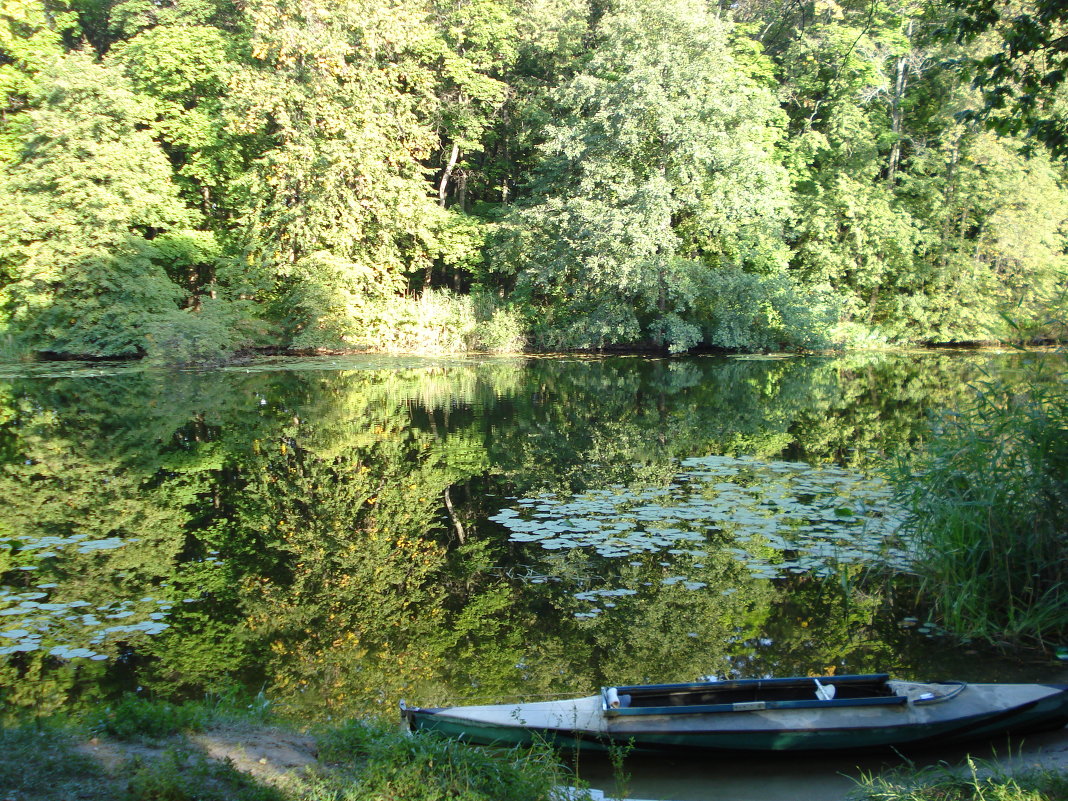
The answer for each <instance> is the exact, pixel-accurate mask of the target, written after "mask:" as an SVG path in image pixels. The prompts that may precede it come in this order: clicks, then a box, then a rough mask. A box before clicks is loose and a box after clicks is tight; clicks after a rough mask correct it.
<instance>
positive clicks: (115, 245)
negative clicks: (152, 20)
mask: <svg viewBox="0 0 1068 801" xmlns="http://www.w3.org/2000/svg"><path fill="white" fill-rule="evenodd" d="M41 87H42V88H41V90H40V97H39V98H37V100H36V102H37V105H38V107H37V108H35V109H34V110H32V111H28V112H26V115H25V126H26V133H25V135H24V139H23V146H22V150H21V153H20V155H19V158H18V160H17V161H16V163H15V164H14V165H12V166H11V167H10V168H9V169H8V170H7V171H6V172H5V174H4V175H3V179H2V180H3V186H2V192H3V194H4V197H5V198H6V199H7V202H5V204H4V206H3V209H2V210H0V281H2V288H0V308H2V310H3V325H4V327H5V328H6V329H7V330H8V331H9V332H11V333H14V334H16V335H18V336H19V337H20V338H21V340H22V341H23V342H25V343H26V344H27V345H29V346H30V347H32V348H33V349H35V350H39V351H57V352H61V353H74V354H83V355H94V356H123V355H133V354H137V353H144V352H145V351H146V350H147V346H148V344H149V343H148V341H147V340H146V334H147V333H148V328H149V327H150V324H151V323H152V321H154V320H156V321H158V320H160V319H162V318H166V317H169V316H170V315H173V314H174V313H176V312H177V310H178V304H179V302H180V301H181V299H182V292H181V290H180V289H179V288H178V286H176V285H175V284H174V283H173V282H171V281H170V279H169V278H168V277H167V275H166V274H165V272H164V271H163V269H162V268H161V267H159V266H158V265H156V264H155V263H153V261H152V258H153V256H155V255H157V251H155V249H154V248H153V246H152V240H153V239H154V238H155V237H156V236H158V235H159V234H160V233H162V232H164V231H167V230H169V229H175V228H179V227H181V226H183V225H184V224H186V223H187V222H188V221H189V214H188V212H187V211H186V209H185V208H184V207H183V205H182V204H181V202H180V201H179V199H178V196H177V192H176V190H175V187H174V185H173V183H172V182H171V168H170V164H169V163H168V162H167V159H166V157H165V156H164V155H163V152H162V151H161V150H160V148H159V145H158V144H157V143H156V142H155V141H154V140H153V139H152V135H151V133H150V130H149V126H150V124H151V121H152V118H153V116H154V115H153V110H152V108H151V105H150V104H148V103H146V102H145V101H144V100H143V99H141V98H139V97H137V96H136V95H134V94H133V93H132V92H131V91H130V89H129V87H128V85H127V84H126V83H125V81H124V80H123V78H122V76H121V75H119V74H117V73H116V72H115V71H113V70H109V69H107V68H105V67H103V66H100V65H98V64H95V63H93V61H92V60H90V59H89V58H88V57H87V56H85V55H83V54H80V53H71V54H69V55H67V56H65V57H64V58H63V59H62V60H61V61H60V62H59V64H58V66H57V67H56V68H55V69H54V70H52V71H51V72H50V73H49V75H48V80H47V81H42V83H41Z"/></svg>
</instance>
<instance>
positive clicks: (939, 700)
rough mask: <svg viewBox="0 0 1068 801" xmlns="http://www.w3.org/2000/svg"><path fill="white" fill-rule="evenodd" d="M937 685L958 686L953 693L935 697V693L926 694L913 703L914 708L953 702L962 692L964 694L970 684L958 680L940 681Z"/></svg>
mask: <svg viewBox="0 0 1068 801" xmlns="http://www.w3.org/2000/svg"><path fill="white" fill-rule="evenodd" d="M937 683H938V684H954V685H956V687H955V688H954V689H953V690H952V691H950V692H948V693H946V694H945V695H935V694H934V693H924V695H921V696H920V697H919V698H917V699H915V700H914V701H912V705H913V706H928V705H929V704H941V703H943V702H944V701H951V700H952V699H954V698H956V697H957V696H958V695H960V694H961V693H962V692H964V688H965V687H967V686H968V682H966V681H956V680H952V681H940V682H937ZM926 695H930V696H931V697H930V698H927V697H925V696H926Z"/></svg>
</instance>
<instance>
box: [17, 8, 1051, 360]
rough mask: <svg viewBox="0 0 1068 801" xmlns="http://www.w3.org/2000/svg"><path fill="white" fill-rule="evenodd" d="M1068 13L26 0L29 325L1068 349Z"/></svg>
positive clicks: (195, 340) (116, 347) (175, 345)
mask: <svg viewBox="0 0 1068 801" xmlns="http://www.w3.org/2000/svg"><path fill="white" fill-rule="evenodd" d="M1002 5H1004V7H1002ZM1063 26H1064V19H1063V13H1061V12H1059V11H1057V6H1056V4H1050V3H1048V2H1044V0H1026V1H1025V2H1022V3H1007V2H1006V3H1004V4H1002V3H999V2H993V0H958V1H957V2H955V3H952V4H949V5H948V6H947V5H946V4H941V3H934V2H923V0H874V1H873V2H869V1H868V0H863V2H861V0H841V2H836V0H811V1H810V2H801V3H796V2H787V0H747V1H746V2H741V3H734V4H731V6H730V9H729V10H727V9H726V8H725V7H723V5H722V4H721V5H717V4H709V3H706V2H702V0H658V1H656V2H654V0H605V1H603V2H602V1H598V2H594V1H593V0H558V2H552V3H546V2H537V1H535V0H397V1H396V2H392V3H388V4H387V3H382V2H375V0H345V2H342V3H320V2H316V0H256V2H248V3H233V2H232V1H231V0H168V2H158V3H148V2H143V0H2V2H0V94H2V97H0V109H2V116H0V191H2V193H3V196H4V198H5V202H4V204H3V206H2V207H0V347H2V348H3V350H4V352H5V353H7V354H8V355H17V354H21V353H29V352H37V353H53V354H68V355H69V354H74V355H88V356H135V355H149V356H152V357H156V358H163V359H169V360H175V361H192V360H212V359H219V358H225V357H226V356H227V355H228V354H230V353H232V352H234V351H235V350H238V349H241V348H245V347H250V346H282V347H288V348H294V349H305V350H307V349H324V348H325V349H338V348H354V347H355V348H378V349H399V350H421V349H422V350H425V349H432V348H436V349H450V350H463V349H470V348H488V349H502V350H503V349H514V348H517V347H520V346H522V345H523V344H524V343H525V342H526V343H531V344H534V345H536V346H540V347H549V348H559V347H564V348H599V347H612V346H654V347H658V348H663V349H667V350H670V351H673V352H679V351H685V350H689V349H691V348H694V347H701V346H712V347H721V348H729V349H743V350H769V349H778V348H785V347H794V348H811V347H824V346H827V345H831V344H836V343H841V344H863V343H884V342H891V343H893V342H951V341H952V342H959V341H977V340H1006V339H1012V338H1017V337H1020V336H1021V334H1020V333H1019V332H1020V331H1021V330H1022V332H1023V334H1022V336H1023V337H1024V338H1028V339H1033V338H1051V337H1056V336H1058V335H1059V333H1060V332H1059V331H1058V330H1057V329H1056V328H1055V327H1054V326H1053V325H1052V324H1051V323H1050V322H1049V321H1050V320H1051V319H1057V318H1058V315H1059V316H1060V319H1063V316H1064V315H1063V310H1064V306H1063V304H1064V298H1063V291H1062V290H1063V287H1064V271H1065V268H1066V264H1068V262H1066V256H1065V245H1066V241H1065V223H1066V221H1068V184H1066V183H1065V177H1066V176H1065V173H1064V169H1063V164H1062V162H1061V161H1059V160H1058V158H1059V154H1060V153H1061V151H1063V150H1064V147H1063V145H1062V143H1063V141H1064V133H1063V132H1064V130H1065V120H1066V119H1068V118H1066V117H1065V104H1064V100H1065V86H1066V85H1065V84H1064V82H1063V80H1062V78H1063V72H1062V68H1063V60H1062V59H1061V53H1062V52H1063V50H1064V47H1063V42H1064V41H1065V38H1064V36H1063V34H1064V30H1063ZM986 123H989V124H986ZM1051 148H1052V150H1051ZM1006 318H1011V319H1012V320H1013V321H1014V322H1015V324H1016V325H1017V326H1019V328H1011V327H1010V326H1009V325H1008V324H1007V323H1006V322H1005V320H1006Z"/></svg>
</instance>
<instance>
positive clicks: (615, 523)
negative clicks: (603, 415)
mask: <svg viewBox="0 0 1068 801" xmlns="http://www.w3.org/2000/svg"><path fill="white" fill-rule="evenodd" d="M891 495H892V488H891V487H890V486H889V485H888V484H887V483H886V482H885V481H883V480H882V479H879V478H875V477H871V476H866V475H862V474H860V473H857V472H855V471H851V470H846V469H843V468H839V467H834V466H814V465H809V464H805V463H802V462H786V461H765V460H760V459H756V458H753V457H747V456H740V457H732V456H703V457H695V458H690V459H684V460H682V461H681V462H680V464H679V471H678V473H677V474H676V475H675V477H674V480H673V481H672V482H671V483H670V484H668V485H667V486H657V487H641V486H638V487H635V486H624V485H621V484H617V485H614V486H611V487H608V488H605V489H597V490H592V491H589V492H586V493H583V494H581V495H578V496H574V497H570V498H559V497H556V496H553V495H549V494H543V495H539V496H536V497H531V498H522V499H518V500H516V502H515V505H514V506H513V507H512V508H508V509H504V510H502V511H501V512H499V513H498V514H496V515H495V516H493V517H491V518H490V519H491V520H493V521H495V522H497V523H499V524H501V525H503V526H505V527H506V528H507V529H509V530H510V531H511V536H510V539H511V540H512V541H514V542H523V543H533V544H536V545H537V546H539V547H540V548H542V549H544V550H548V551H560V550H567V549H587V550H592V551H594V552H595V553H596V554H597V555H598V556H599V557H601V558H605V559H618V558H636V557H640V556H646V557H648V556H651V555H660V557H661V558H663V559H666V560H668V561H664V562H662V565H663V566H664V567H669V566H674V567H676V568H678V569H679V570H680V571H684V570H685V566H686V565H687V563H688V562H689V563H690V564H692V565H693V566H694V567H700V562H693V560H695V559H696V560H700V559H701V558H703V557H707V556H708V555H709V554H710V553H712V552H719V551H722V550H727V551H730V552H731V553H733V554H734V555H735V557H736V558H737V559H738V560H740V561H741V562H743V563H744V564H745V565H747V566H748V568H749V570H750V572H751V573H752V575H753V576H755V577H757V578H769V579H770V578H778V577H781V576H785V575H788V574H791V573H811V574H814V575H818V576H830V575H833V574H834V573H836V572H837V571H838V569H839V567H840V566H841V565H844V564H856V563H858V562H879V563H881V564H891V565H894V566H896V567H898V568H902V567H904V566H906V565H908V564H909V561H910V559H909V556H908V554H907V552H906V551H905V550H904V549H903V548H902V547H901V544H900V542H899V541H898V539H897V537H896V535H897V532H898V527H899V525H900V519H901V510H900V509H899V508H898V507H897V506H895V505H894V504H893V503H892V501H891ZM661 581H662V583H663V584H680V585H682V586H684V587H686V588H687V589H692V590H699V589H701V588H703V587H704V586H705V583H704V582H702V581H700V580H696V578H695V577H692V576H690V575H687V574H685V573H684V572H683V574H681V575H679V574H676V575H666V576H664V577H663V578H662V580H661ZM632 592H633V590H627V589H614V588H605V589H590V590H586V591H584V592H582V593H580V594H579V595H577V596H576V597H578V598H580V599H584V600H588V601H590V602H593V601H595V600H597V598H598V597H602V596H610V595H613V594H615V593H619V594H624V593H627V594H629V593H632ZM598 611H599V610H598ZM582 614H584V615H586V616H588V615H589V613H582Z"/></svg>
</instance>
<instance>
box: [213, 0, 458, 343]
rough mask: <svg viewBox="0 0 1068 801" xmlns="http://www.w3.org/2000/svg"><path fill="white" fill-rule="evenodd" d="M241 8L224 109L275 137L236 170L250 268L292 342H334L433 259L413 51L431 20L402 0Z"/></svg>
mask: <svg viewBox="0 0 1068 801" xmlns="http://www.w3.org/2000/svg"><path fill="white" fill-rule="evenodd" d="M248 15H249V23H250V24H251V26H252V28H253V34H252V57H253V64H252V66H251V68H250V69H248V70H246V71H245V72H243V73H242V74H241V75H239V76H237V78H236V79H235V90H234V98H233V102H232V104H231V113H232V114H234V115H235V117H236V124H235V127H236V129H237V130H239V131H246V132H255V131H262V132H264V133H265V134H266V135H267V136H268V137H269V138H270V142H271V147H270V149H269V150H267V152H265V153H264V154H263V155H262V156H261V157H260V158H259V159H258V160H257V161H256V162H255V164H254V167H253V170H252V171H251V172H250V173H248V174H247V175H246V176H245V180H244V182H243V186H244V189H245V191H246V192H247V194H248V200H247V202H248V212H247V214H246V216H245V220H244V223H245V247H246V249H247V261H248V263H249V265H250V266H251V270H250V272H249V274H248V276H247V279H251V282H252V284H253V285H255V284H258V293H259V296H260V297H262V298H263V299H265V300H267V301H268V302H269V303H273V304H274V305H273V306H272V307H271V309H272V311H273V313H274V314H276V315H278V316H279V317H282V318H283V319H286V323H287V331H288V333H289V336H290V337H291V340H290V341H291V342H292V343H293V344H294V345H295V346H298V347H315V346H335V347H336V346H338V345H343V344H344V341H345V337H346V336H349V335H351V334H352V333H353V332H354V331H356V330H358V329H359V328H360V327H361V326H363V325H367V324H368V322H369V317H368V315H373V313H374V308H375V306H376V303H380V301H381V300H382V299H383V298H385V297H388V296H390V295H392V294H394V293H396V292H398V291H399V290H400V289H401V288H402V287H403V282H404V277H405V275H406V274H407V273H410V272H413V271H414V270H417V269H421V268H423V267H424V266H425V265H426V264H427V262H428V259H429V252H428V247H427V242H428V241H429V240H432V238H433V227H434V225H435V224H436V221H437V219H438V216H437V215H438V211H439V210H438V207H437V205H436V204H435V203H434V202H433V200H432V199H431V197H430V193H429V188H430V187H429V184H428V182H427V180H426V173H425V170H424V167H423V165H422V163H421V159H424V158H426V157H427V156H428V155H429V153H430V150H431V148H432V147H433V144H434V141H435V140H434V136H433V131H432V129H431V127H430V125H429V122H428V118H429V116H430V115H428V113H427V112H428V111H432V110H433V109H434V106H435V100H434V95H433V89H434V81H433V76H432V75H431V73H430V72H429V70H428V69H427V68H426V67H425V66H424V65H423V64H422V63H420V61H419V59H418V58H417V54H418V53H420V52H422V51H425V50H426V49H427V48H428V47H429V44H428V42H429V40H431V39H432V38H433V32H432V31H431V29H430V28H429V27H428V26H426V24H425V22H424V20H423V19H422V17H421V16H420V14H419V11H418V9H417V8H415V7H413V6H412V5H410V4H409V5H400V6H398V7H391V8H386V7H384V6H381V5H379V4H377V3H372V2H364V0H347V2H344V3H342V4H341V5H337V4H333V3H329V4H324V3H317V2H315V1H314V0H261V1H260V2H256V3H252V4H250V5H249V7H248Z"/></svg>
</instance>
